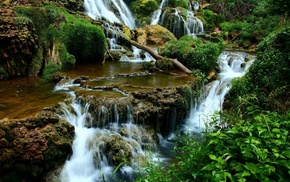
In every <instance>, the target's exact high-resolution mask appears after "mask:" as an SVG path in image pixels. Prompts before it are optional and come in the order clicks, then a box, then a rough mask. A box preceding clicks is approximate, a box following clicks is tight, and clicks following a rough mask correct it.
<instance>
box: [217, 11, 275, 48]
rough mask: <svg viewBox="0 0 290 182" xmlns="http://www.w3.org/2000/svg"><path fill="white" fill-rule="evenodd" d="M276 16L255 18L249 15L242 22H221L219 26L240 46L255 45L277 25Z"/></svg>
mask: <svg viewBox="0 0 290 182" xmlns="http://www.w3.org/2000/svg"><path fill="white" fill-rule="evenodd" d="M277 19H279V17H278V16H267V17H257V16H254V15H250V16H247V17H245V20H243V21H233V22H223V23H221V24H220V27H221V29H222V30H223V31H224V32H227V34H228V35H235V36H232V37H230V36H229V37H228V38H229V39H230V40H233V41H235V42H237V43H238V44H239V45H240V46H246V45H247V44H249V43H251V44H257V43H259V42H260V41H261V40H262V39H263V38H264V37H266V36H267V35H268V34H270V32H272V31H273V30H274V29H275V28H276V27H277V24H278V21H277Z"/></svg>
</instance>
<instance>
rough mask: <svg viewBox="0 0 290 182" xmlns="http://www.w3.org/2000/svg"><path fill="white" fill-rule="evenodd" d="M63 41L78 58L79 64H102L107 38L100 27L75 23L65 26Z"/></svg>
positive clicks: (62, 28) (63, 27)
mask: <svg viewBox="0 0 290 182" xmlns="http://www.w3.org/2000/svg"><path fill="white" fill-rule="evenodd" d="M61 30H62V31H63V32H64V34H63V37H62V38H63V41H64V44H65V45H66V47H67V50H68V51H69V53H71V54H73V55H74V56H75V57H76V60H77V62H80V63H84V62H96V61H97V62H102V61H103V58H104V52H105V47H106V41H105V40H106V37H105V35H104V33H103V31H102V29H100V28H99V27H98V26H96V25H92V24H88V23H81V22H75V23H73V24H64V25H63V26H62V27H61Z"/></svg>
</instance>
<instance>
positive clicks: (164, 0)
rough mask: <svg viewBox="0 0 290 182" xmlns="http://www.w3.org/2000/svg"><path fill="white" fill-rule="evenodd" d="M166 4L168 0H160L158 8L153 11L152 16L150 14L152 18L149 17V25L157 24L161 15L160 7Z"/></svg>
mask: <svg viewBox="0 0 290 182" xmlns="http://www.w3.org/2000/svg"><path fill="white" fill-rule="evenodd" d="M167 4H168V0H162V2H161V4H160V5H159V8H158V10H156V11H155V12H154V13H153V16H152V19H151V23H150V24H151V25H156V24H158V22H159V20H160V16H161V13H162V9H163V8H164V7H166V6H167Z"/></svg>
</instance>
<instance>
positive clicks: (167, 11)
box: [151, 0, 204, 38]
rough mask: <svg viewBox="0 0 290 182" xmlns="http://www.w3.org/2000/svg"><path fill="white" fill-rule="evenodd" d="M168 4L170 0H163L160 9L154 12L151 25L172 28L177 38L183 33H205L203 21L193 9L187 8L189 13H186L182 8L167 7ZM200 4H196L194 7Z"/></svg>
mask: <svg viewBox="0 0 290 182" xmlns="http://www.w3.org/2000/svg"><path fill="white" fill-rule="evenodd" d="M167 5H168V0H162V2H161V4H160V6H159V9H158V10H156V11H155V12H154V13H153V16H152V19H151V25H156V24H160V25H162V26H164V27H166V28H167V29H168V30H170V31H171V32H172V33H173V34H174V35H175V36H176V37H177V38H180V37H181V36H183V35H191V36H195V35H196V34H203V32H204V29H203V23H202V21H201V20H200V19H198V18H197V17H195V16H194V13H193V12H192V11H189V10H187V11H186V13H187V14H186V15H184V14H183V12H182V11H181V10H180V9H178V8H170V7H166V6H167ZM198 6H199V5H195V7H194V9H195V8H198ZM161 15H162V16H161Z"/></svg>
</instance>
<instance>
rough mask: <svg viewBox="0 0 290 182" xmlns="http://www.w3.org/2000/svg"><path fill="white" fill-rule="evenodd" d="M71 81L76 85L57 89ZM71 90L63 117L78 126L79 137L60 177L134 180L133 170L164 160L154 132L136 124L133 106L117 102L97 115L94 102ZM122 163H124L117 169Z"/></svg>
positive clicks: (85, 181)
mask: <svg viewBox="0 0 290 182" xmlns="http://www.w3.org/2000/svg"><path fill="white" fill-rule="evenodd" d="M68 83H72V81H68ZM69 85H71V86H74V84H62V85H59V86H57V87H56V89H55V90H56V91H65V92H67V91H68V90H70V89H68V88H69ZM67 93H68V94H69V96H71V98H70V99H69V100H70V103H68V102H65V103H60V105H61V108H62V113H63V114H61V115H59V117H62V118H64V119H65V120H67V121H68V122H69V123H70V124H71V125H73V126H74V127H75V139H74V142H73V145H72V150H73V154H72V156H71V157H70V158H69V159H68V160H67V161H66V163H65V165H64V167H63V169H62V172H61V175H60V181H62V182H79V181H82V182H102V181H120V180H125V181H133V173H137V171H136V169H139V167H141V166H142V165H143V164H145V163H147V162H148V160H151V161H156V162H157V161H158V162H160V160H157V159H156V158H157V157H158V158H160V159H161V160H166V159H165V158H162V156H160V155H157V154H154V151H156V147H157V140H156V138H155V139H154V137H155V136H153V135H152V134H153V133H154V132H152V131H147V130H146V129H145V128H143V126H142V125H138V124H135V122H134V116H133V108H132V106H130V105H127V106H126V107H125V108H123V110H122V109H121V110H122V111H120V108H118V106H117V105H116V104H112V106H111V107H105V106H100V109H99V113H94V116H95V117H96V118H94V117H92V115H91V114H90V112H89V110H90V104H88V103H83V102H80V101H79V100H78V99H77V96H76V94H75V93H74V92H73V91H68V92H67ZM120 118H122V121H121V120H120ZM152 151H153V154H152ZM119 164H121V167H120V168H119V170H117V172H114V170H115V167H116V166H117V165H119Z"/></svg>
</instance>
